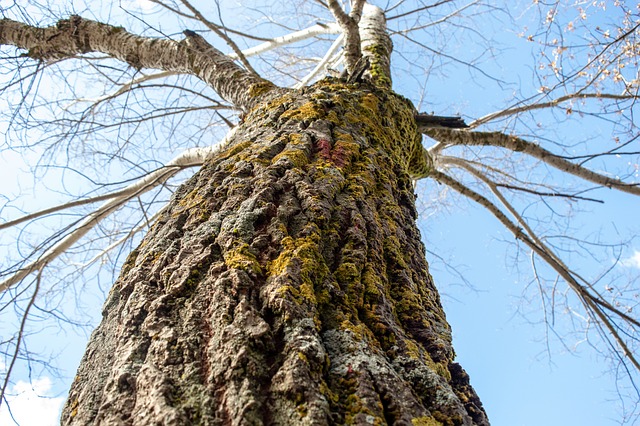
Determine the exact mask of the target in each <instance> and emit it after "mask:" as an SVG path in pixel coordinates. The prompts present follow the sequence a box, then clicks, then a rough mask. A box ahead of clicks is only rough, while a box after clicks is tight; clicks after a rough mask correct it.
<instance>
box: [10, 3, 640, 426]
mask: <svg viewBox="0 0 640 426" xmlns="http://www.w3.org/2000/svg"><path fill="white" fill-rule="evenodd" d="M138 3H139V5H141V6H144V7H148V6H149V5H148V3H145V2H144V1H142V0H141V1H139V2H138ZM374 4H377V5H380V6H384V2H374ZM530 4H531V3H530V2H528V1H522V2H514V3H513V5H512V7H513V9H512V11H511V12H512V15H513V17H512V18H513V19H514V22H515V24H516V25H515V26H510V27H509V26H507V25H506V24H505V23H506V22H507V21H508V22H512V21H510V20H508V19H507V16H506V15H503V16H500V15H498V16H496V17H495V18H491V19H489V18H487V19H488V20H487V21H486V23H485V24H484V25H479V27H480V28H482V30H483V34H485V35H486V36H487V37H488V38H489V39H490V40H492V46H494V47H495V52H490V54H491V55H495V57H496V59H495V60H492V59H487V60H485V61H484V62H483V70H485V71H486V72H487V73H489V74H490V75H491V76H492V77H495V79H494V78H488V77H486V76H485V75H483V74H481V73H479V72H478V71H476V70H473V69H470V68H468V67H456V66H454V65H455V64H452V61H451V60H449V59H446V60H445V59H442V58H435V59H434V58H432V57H428V56H425V55H424V53H422V52H421V51H418V50H415V54H412V53H411V52H409V53H406V52H407V51H405V54H404V55H403V56H402V57H400V56H398V55H396V56H395V57H394V59H395V61H396V62H395V63H394V65H395V66H396V75H395V88H396V90H397V91H398V92H400V93H401V94H404V95H405V96H408V97H410V98H411V99H412V100H414V102H416V103H418V101H419V100H420V98H421V97H422V96H421V94H422V93H426V96H425V97H424V101H423V102H422V104H421V105H420V107H421V109H422V110H424V111H427V112H431V111H435V112H436V113H438V114H457V113H459V114H462V115H463V116H464V117H465V118H466V119H467V120H468V121H470V120H471V119H473V118H478V117H481V116H483V115H485V114H488V113H491V112H493V111H496V110H498V109H500V108H502V107H504V105H505V102H508V100H510V99H512V98H513V96H514V94H516V93H521V94H523V96H524V95H528V94H534V93H537V90H538V86H539V84H540V82H539V81H538V80H536V78H534V77H532V72H531V70H532V68H534V67H535V66H536V65H537V64H538V59H539V58H537V57H536V56H535V51H536V49H535V47H536V45H535V42H527V40H526V37H524V38H523V37H521V36H520V35H519V34H518V33H519V32H524V33H525V35H526V29H527V28H529V27H531V25H532V23H533V22H534V21H535V19H534V18H535V14H534V13H530V12H531V9H530V7H529V6H530ZM516 12H517V13H516ZM598 16H599V15H598ZM510 19H511V18H510ZM594 19H602V21H596V22H598V23H599V24H604V22H605V21H606V19H604V18H602V17H600V18H594ZM227 24H230V25H233V19H232V18H229V22H227ZM510 25H511V24H510ZM507 28H508V29H507ZM443 36H444V35H443ZM450 36H453V38H450V39H449V38H447V39H441V40H435V41H434V45H435V44H439V45H443V44H449V46H447V47H448V48H450V53H451V54H452V55H457V56H456V57H457V58H468V57H480V56H482V55H487V56H490V55H489V53H487V52H485V51H482V46H483V44H482V43H480V42H477V43H476V42H471V40H470V36H466V35H465V36H463V35H460V36H457V35H455V34H453V35H452V34H446V37H450ZM472 36H473V35H472ZM472 36H471V37H472ZM395 42H396V49H397V50H401V49H403V48H404V49H412V47H411V43H408V42H407V41H406V40H403V39H402V38H396V39H395ZM413 48H415V46H413ZM429 61H433V64H434V66H435V64H437V65H441V67H436V68H434V69H432V70H431V72H424V71H423V70H422V69H421V68H420V67H423V66H425V65H428V63H429ZM419 68H420V69H419ZM497 79H501V80H504V81H505V82H506V83H504V84H503V83H498V82H497V81H496V80H497ZM587 118H588V117H582V118H581V117H576V116H572V117H564V116H562V120H558V119H557V116H556V115H553V114H550V113H542V114H541V115H539V116H538V117H536V119H537V120H538V121H539V123H540V124H541V126H542V127H543V130H541V133H542V134H543V135H544V136H548V137H550V138H554V137H555V138H559V139H560V140H562V141H568V142H567V143H573V142H576V143H577V142H579V141H580V140H583V139H586V138H588V137H594V136H595V137H596V140H597V138H601V139H602V140H606V139H607V138H610V134H611V128H610V126H609V125H608V124H607V123H604V122H601V121H598V120H595V121H592V120H587ZM520 129H522V128H520ZM572 141H573V142H572ZM425 143H427V144H428V143H429V141H425ZM636 144H637V142H636ZM576 149H580V147H578V148H576ZM35 154H37V153H34V155H35ZM34 158H35V157H34ZM20 161H21V158H20V156H16V155H14V154H11V153H10V152H8V151H2V157H0V181H1V182H3V184H4V185H5V186H4V188H3V191H5V192H4V194H10V193H11V192H12V191H14V190H15V191H20V192H22V194H23V197H22V201H23V202H24V203H25V206H28V207H29V208H30V209H36V208H38V207H44V206H49V205H51V204H50V203H52V202H55V200H56V199H57V198H56V197H57V196H58V194H55V193H54V192H53V191H48V192H46V195H43V191H42V189H43V187H44V184H43V182H40V181H38V180H35V181H34V180H33V179H32V178H29V177H28V176H29V175H28V174H26V175H25V174H21V171H20V170H19V169H24V167H23V166H22V165H21V163H20ZM613 161H614V162H615V159H613ZM600 166H604V165H602V164H597V165H596V167H600ZM16 167H18V168H19V169H16ZM23 171H24V170H23ZM532 173H533V172H532ZM49 176H51V175H49ZM551 176H552V177H551V179H553V178H554V175H553V174H552V175H551ZM66 179H67V180H69V181H70V182H71V181H72V180H73V179H72V178H66ZM32 187H33V188H32ZM441 189H442V188H441V187H439V186H437V185H435V184H433V183H421V184H419V186H418V188H417V193H418V196H419V201H418V208H419V211H420V213H421V218H420V220H419V225H420V227H421V232H422V234H423V239H424V241H425V246H426V248H427V250H428V251H435V252H437V253H438V254H439V255H440V256H442V257H443V258H444V259H446V261H447V262H448V264H449V266H452V267H456V268H457V270H458V271H459V272H461V273H462V274H463V275H464V277H465V278H466V280H467V281H468V282H469V284H470V286H471V287H472V288H470V287H469V286H467V285H465V284H462V280H461V278H460V277H458V276H457V275H456V274H455V273H451V270H450V269H449V268H448V267H447V266H445V265H444V264H443V262H442V261H441V260H439V259H438V258H436V257H434V256H433V255H430V254H428V255H427V258H428V259H429V260H430V263H431V265H432V274H433V275H434V277H435V280H436V283H437V286H438V288H439V289H440V291H441V292H442V294H443V303H444V305H445V310H446V312H447V315H448V319H449V321H450V323H451V325H452V328H453V335H454V347H455V348H456V352H457V354H458V361H459V362H460V363H461V365H462V366H463V367H464V368H465V369H466V370H467V372H468V373H469V374H470V376H471V383H472V385H474V387H475V388H476V391H477V392H478V394H479V396H480V398H481V400H482V401H483V403H484V405H485V408H486V410H487V412H488V415H489V418H490V420H491V421H492V424H493V425H494V426H519V425H522V426H534V425H547V426H560V425H570V424H575V425H587V426H588V425H594V426H600V425H614V424H618V423H619V420H620V400H619V398H618V396H617V394H616V382H615V380H614V378H613V374H612V373H611V370H610V369H611V366H610V364H609V363H608V362H607V361H606V360H605V359H604V358H603V357H602V356H599V355H598V354H597V353H596V352H595V351H594V350H592V349H591V348H590V347H589V346H588V344H587V343H586V342H582V336H581V335H579V334H577V333H571V328H570V327H568V326H567V324H568V322H569V321H570V319H571V318H570V317H571V316H572V315H574V314H573V313H570V312H562V311H560V310H559V311H558V312H557V316H556V317H557V323H556V329H557V330H558V332H559V333H560V334H561V335H563V336H564V340H563V342H564V343H561V342H560V341H559V340H558V339H557V338H556V337H553V335H552V337H551V338H550V339H549V340H548V344H547V340H546V338H545V327H544V325H543V321H542V320H543V318H542V314H541V310H540V308H539V306H540V302H539V299H537V298H536V291H535V288H534V286H531V285H530V279H531V270H530V266H529V264H528V261H527V257H526V255H522V253H521V254H520V257H519V260H517V261H514V257H515V256H516V253H517V251H516V249H515V246H514V245H513V244H512V242H513V238H512V237H511V235H509V234H508V232H506V231H505V230H504V229H503V228H502V227H501V226H500V225H499V224H498V223H497V221H496V220H495V219H494V218H492V217H491V216H490V215H489V214H487V213H486V212H484V211H483V210H482V209H480V208H479V207H477V206H474V205H473V204H471V203H470V202H467V201H466V200H464V199H462V198H461V197H459V196H455V195H451V194H449V196H447V197H446V198H444V199H443V198H440V197H441ZM590 195H592V196H594V197H596V198H602V199H603V200H605V201H606V203H605V204H604V205H600V204H593V203H592V204H587V205H586V206H585V207H584V209H585V211H581V212H574V211H570V210H568V207H567V206H566V205H564V204H562V203H558V204H554V206H555V207H558V208H565V207H566V208H567V210H566V211H564V212H565V213H566V214H568V215H569V216H568V217H569V219H566V220H565V219H562V220H563V221H565V222H563V223H562V225H561V228H562V226H565V227H566V228H567V229H569V230H571V232H575V235H576V236H585V235H591V236H593V235H599V236H600V237H601V238H602V239H604V240H607V241H609V240H615V239H616V238H618V237H619V238H620V239H629V237H634V236H635V235H638V233H639V232H638V231H640V230H639V229H638V226H639V225H638V222H637V219H636V215H635V212H637V211H640V200H637V199H634V198H633V197H631V196H626V195H619V194H615V193H612V192H611V191H602V190H600V191H596V192H594V193H590ZM536 208H540V207H539V206H538V207H536ZM3 212H9V211H8V210H4V211H3ZM10 213H11V214H12V215H13V214H14V213H15V211H10ZM12 217H13V216H12ZM2 219H5V217H4V213H3V217H2ZM616 233H619V234H618V235H616ZM639 252H640V244H639V243H638V241H635V240H631V242H630V244H629V245H628V246H627V247H625V249H624V251H623V252H622V259H623V260H625V262H623V263H621V264H619V265H618V266H617V267H616V268H617V269H616V271H617V272H618V273H619V274H620V277H621V278H620V279H637V277H638V275H639V272H640V258H639V257H640V255H638V253H639ZM524 253H525V254H526V251H525V252H524ZM607 256H608V257H607ZM571 259H572V260H573V261H574V262H575V263H574V264H575V265H577V267H578V268H581V270H585V271H588V272H589V273H594V274H595V273H597V272H596V271H597V270H599V269H603V268H604V269H606V268H607V267H608V266H609V265H612V264H613V263H614V262H615V256H614V252H612V251H607V250H602V251H600V252H599V254H598V259H599V262H594V260H593V259H592V258H588V257H586V256H584V254H582V255H580V254H575V255H572V256H571ZM633 259H638V260H637V261H634V260H633ZM100 280H101V281H102V282H105V283H107V282H110V277H109V276H101V277H100ZM602 286H604V282H603V283H602ZM89 293H90V297H91V300H92V302H91V303H88V305H87V309H88V310H89V311H90V310H93V311H94V320H98V319H99V318H98V316H99V312H100V304H101V302H99V298H100V295H101V291H99V290H97V289H96V290H95V291H90V292H89ZM0 330H2V328H1V326H0ZM86 330H87V329H86V328H85V329H74V328H70V329H67V330H65V331H64V332H63V333H61V332H60V331H59V330H57V329H52V331H51V332H50V333H41V335H38V336H37V337H38V338H39V339H40V340H38V341H36V342H34V346H35V347H37V346H38V345H40V346H42V347H47V348H50V349H52V350H54V352H56V353H59V354H60V355H59V356H58V358H57V359H56V361H55V362H56V363H57V364H58V365H59V367H60V368H61V370H62V377H60V378H58V377H53V376H51V375H48V374H42V375H41V374H39V373H38V371H39V370H37V369H36V370H34V371H32V376H31V377H32V381H31V384H28V382H29V375H28V374H27V372H26V370H24V369H22V370H19V374H18V375H16V376H14V377H15V380H17V384H16V385H15V387H14V388H13V391H14V392H15V393H16V394H17V395H18V396H16V397H15V399H14V400H13V401H12V403H11V406H12V409H13V414H14V416H15V417H16V418H17V419H18V420H20V424H21V425H23V426H25V425H26V426H30V425H34V426H35V425H38V426H40V425H47V424H55V423H56V418H57V415H58V411H59V408H60V406H61V404H62V402H63V400H64V393H65V392H66V390H67V388H68V386H69V384H70V380H71V378H72V377H73V375H74V373H75V368H76V366H77V364H78V362H79V359H80V357H81V355H82V353H83V350H84V347H83V346H84V341H85V339H86V337H87V335H86ZM565 345H566V346H565ZM547 347H548V348H549V350H548V351H547ZM568 349H570V350H568ZM5 367H6V366H3V365H0V368H5ZM38 395H39V396H43V397H44V398H39V399H38V398H37V396H38ZM7 416H8V413H7V411H6V409H5V408H4V407H3V408H1V409H0V425H5V424H12V423H11V422H10V419H9V418H8V417H7Z"/></svg>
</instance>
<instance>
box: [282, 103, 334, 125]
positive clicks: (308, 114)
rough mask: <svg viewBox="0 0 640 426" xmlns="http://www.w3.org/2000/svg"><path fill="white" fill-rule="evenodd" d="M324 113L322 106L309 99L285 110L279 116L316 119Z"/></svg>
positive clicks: (292, 118)
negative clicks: (296, 106)
mask: <svg viewBox="0 0 640 426" xmlns="http://www.w3.org/2000/svg"><path fill="white" fill-rule="evenodd" d="M325 115H326V113H325V111H324V108H322V106H321V105H319V104H318V103H316V102H313V101H309V102H307V103H305V104H302V105H301V106H299V107H298V108H294V109H290V110H289V111H285V112H284V113H282V115H281V116H280V118H281V119H284V120H299V121H302V120H317V119H319V118H323V117H324V116H325Z"/></svg>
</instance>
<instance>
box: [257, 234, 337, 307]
mask: <svg viewBox="0 0 640 426" xmlns="http://www.w3.org/2000/svg"><path fill="white" fill-rule="evenodd" d="M318 240H319V238H318V235H317V234H313V235H310V236H307V237H303V238H298V239H295V240H294V239H293V238H291V237H285V238H283V240H282V242H281V244H282V246H283V250H282V252H281V253H280V255H279V256H278V257H277V258H276V259H275V260H274V261H272V262H268V264H267V271H268V274H269V276H270V277H275V276H278V275H283V274H287V273H292V274H294V273H296V272H297V273H298V274H299V277H300V283H299V285H298V287H294V286H292V285H286V286H281V287H280V288H279V289H278V290H277V292H278V293H280V294H285V293H289V294H291V295H292V296H293V297H294V299H296V300H297V301H298V303H303V302H304V303H311V304H313V305H316V304H318V302H319V301H321V300H326V299H327V294H325V293H324V292H319V293H318V295H316V288H319V286H320V283H321V282H322V280H323V279H324V277H326V275H327V273H328V270H327V267H326V265H325V262H324V259H323V258H322V255H321V254H320V251H319V247H318Z"/></svg>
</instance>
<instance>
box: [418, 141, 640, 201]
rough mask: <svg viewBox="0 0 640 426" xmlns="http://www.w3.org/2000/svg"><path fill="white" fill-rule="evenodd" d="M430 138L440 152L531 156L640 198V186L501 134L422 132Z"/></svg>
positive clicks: (567, 171) (587, 179) (590, 180)
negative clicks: (463, 149)
mask: <svg viewBox="0 0 640 426" xmlns="http://www.w3.org/2000/svg"><path fill="white" fill-rule="evenodd" d="M423 133H425V134H426V135H428V136H429V137H431V138H433V139H435V140H436V141H438V142H440V143H442V144H443V146H442V147H441V148H439V149H444V148H447V147H450V146H455V145H465V146H495V147H499V148H505V149H508V150H511V151H514V152H519V153H522V154H527V155H530V156H531V157H534V158H537V159H539V160H541V161H543V162H545V163H546V164H549V165H550V166H553V167H555V168H556V169H558V170H560V171H563V172H566V173H569V174H572V175H574V176H577V177H579V178H581V179H584V180H586V181H589V182H593V183H595V184H598V185H601V186H604V187H606V188H614V189H617V190H619V191H622V192H627V193H629V194H633V195H640V186H639V185H640V184H637V183H626V182H623V181H621V180H620V179H615V178H610V177H607V176H604V175H601V174H599V173H596V172H593V171H591V170H589V169H587V168H585V167H582V166H580V165H578V164H575V163H572V162H570V161H567V160H565V159H564V158H562V157H560V156H558V155H556V154H553V153H552V152H550V151H548V150H546V149H544V148H542V147H541V146H539V145H536V144H534V143H533V142H528V141H526V140H524V139H521V138H518V137H516V136H509V135H506V134H504V133H501V132H469V131H464V130H449V129H431V130H425V131H423Z"/></svg>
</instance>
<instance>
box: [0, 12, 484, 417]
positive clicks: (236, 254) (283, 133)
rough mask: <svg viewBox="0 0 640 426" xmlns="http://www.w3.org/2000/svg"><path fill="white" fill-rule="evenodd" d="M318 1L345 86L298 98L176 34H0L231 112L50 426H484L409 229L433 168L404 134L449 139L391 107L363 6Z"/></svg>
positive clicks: (387, 45)
mask: <svg viewBox="0 0 640 426" xmlns="http://www.w3.org/2000/svg"><path fill="white" fill-rule="evenodd" d="M330 3H331V5H333V8H332V11H333V12H334V14H335V15H336V16H337V17H338V18H341V19H342V20H341V21H340V19H339V21H340V22H341V23H342V24H344V25H343V27H344V31H345V32H346V33H347V37H346V38H347V43H346V46H345V49H346V50H349V49H351V50H352V51H353V52H355V53H354V55H355V56H354V57H352V58H351V59H350V61H348V62H349V64H348V67H347V70H348V71H350V73H349V75H347V76H346V78H345V79H327V80H324V81H321V82H319V83H317V84H316V85H314V86H313V87H310V88H305V89H301V90H298V91H293V90H285V89H280V88H276V87H275V86H274V85H273V84H272V83H270V82H268V81H266V80H263V79H261V78H260V77H258V76H256V75H255V74H253V73H250V72H248V71H246V70H242V69H241V68H239V67H238V66H237V65H235V64H234V63H233V62H232V61H231V60H230V59H228V58H227V57H225V56H224V55H222V54H221V53H220V52H218V51H217V50H216V49H214V48H213V47H212V46H210V45H209V44H208V43H207V42H206V41H205V40H204V39H203V38H202V37H201V36H199V35H197V34H196V33H195V32H193V31H185V35H186V38H185V39H184V40H182V41H179V42H178V41H172V40H160V39H149V38H144V37H139V36H135V35H132V34H130V33H128V32H126V31H125V30H124V29H122V28H116V27H111V26H109V25H106V24H101V23H97V22H94V21H88V20H85V19H83V18H80V17H77V16H74V17H71V18H70V19H68V20H62V21H60V22H58V24H57V25H56V26H53V27H48V28H43V29H39V28H35V27H32V26H29V25H25V24H21V23H19V22H15V21H11V20H9V19H3V20H0V44H9V45H14V46H17V47H19V48H21V49H26V50H28V53H26V56H30V57H32V58H35V59H38V60H52V59H53V60H55V59H60V58H66V57H73V56H74V55H77V54H83V53H87V52H103V53H106V54H108V55H110V56H112V57H114V58H118V59H121V60H123V61H126V62H128V63H129V64H131V65H132V66H134V67H138V68H140V67H150V68H158V69H162V70H169V71H175V72H185V73H190V74H192V75H195V76H198V77H199V78H201V79H202V80H203V81H205V82H207V83H208V84H209V85H210V86H211V87H212V88H213V89H214V90H216V92H218V94H219V95H220V96H222V97H223V98H225V99H226V100H228V101H229V102H231V103H232V104H233V105H234V106H236V107H237V108H239V109H242V110H243V111H244V112H246V116H245V118H244V122H243V123H242V124H241V125H240V126H239V127H238V129H237V130H236V131H235V132H234V134H233V137H232V138H231V139H230V141H229V143H228V144H227V145H226V147H225V148H224V149H223V150H222V151H220V152H218V153H217V154H216V155H214V156H212V157H211V158H209V159H208V160H207V161H206V163H205V166H204V167H203V168H202V169H201V170H200V171H199V172H198V173H197V174H196V175H195V176H194V177H193V178H192V179H190V180H189V181H188V182H187V183H186V184H184V185H183V186H182V187H181V189H180V190H179V191H177V192H176V194H175V195H174V197H173V199H172V201H171V203H170V205H169V206H168V208H167V209H165V210H163V213H162V215H161V217H160V219H159V220H158V221H157V222H156V223H155V224H154V225H153V227H152V229H151V231H150V232H149V234H148V235H147V237H146V238H145V239H144V240H143V241H142V243H141V244H140V246H139V247H138V248H137V249H136V250H135V251H134V252H133V253H131V255H130V256H129V258H128V259H127V261H126V263H125V265H124V267H123V270H122V272H121V275H120V277H119V278H118V280H117V281H116V283H115V284H114V286H113V288H112V290H111V292H110V294H109V296H108V299H107V301H106V303H105V306H104V309H103V320H102V322H101V324H100V325H99V326H98V328H97V329H96V330H95V332H94V333H93V335H92V336H91V339H90V341H89V344H88V348H87V350H86V353H85V356H84V358H83V360H82V362H81V365H80V367H79V370H78V373H77V376H76V378H75V380H74V383H73V385H72V387H71V391H70V394H69V398H68V400H67V403H66V405H65V407H64V410H63V413H62V419H61V421H62V423H63V424H68V425H71V424H72V425H94V424H103V425H151V424H166V425H195V424H202V425H217V424H224V425H226V424H237V425H259V424H283V425H287V424H289V425H298V424H318V425H322V424H398V425H428V426H434V425H474V424H477V425H488V421H487V418H486V415H485V412H484V410H483V408H482V404H481V403H480V401H479V399H478V397H477V396H476V394H475V392H474V390H473V389H472V388H471V386H470V384H469V378H468V376H467V374H466V373H465V372H464V370H463V369H462V368H461V367H460V366H459V365H458V364H456V363H455V362H454V361H453V360H454V351H453V348H452V346H451V332H450V328H449V325H448V324H447V321H446V318H445V315H444V312H443V310H442V307H441V304H440V300H439V296H438V292H437V290H436V288H435V286H434V284H433V281H432V279H431V276H430V275H429V271H428V265H427V261H426V259H425V251H424V247H423V245H422V243H421V242H420V235H419V232H418V230H417V228H416V226H415V219H416V217H417V213H416V209H415V205H414V197H415V196H414V193H413V186H412V180H411V179H412V178H416V177H425V176H428V175H429V172H430V170H431V167H432V166H433V164H432V161H431V160H430V157H429V155H428V153H427V152H426V151H425V150H424V149H423V147H422V145H421V136H420V133H419V132H418V125H417V123H418V122H419V123H421V124H420V125H421V126H427V127H429V128H431V127H433V126H434V125H433V123H431V121H433V120H436V123H435V124H436V125H437V126H436V127H441V125H444V126H445V127H451V123H448V122H447V121H446V120H447V119H446V118H445V119H444V120H445V121H444V122H443V121H442V117H431V119H430V120H428V117H426V118H425V117H423V118H422V120H421V121H420V120H416V116H417V112H416V111H415V109H414V107H413V105H412V104H411V103H410V102H409V101H408V100H406V99H404V98H402V97H400V96H399V95H396V94H394V93H393V92H392V91H391V90H390V88H391V79H390V72H389V55H390V52H391V47H392V46H391V41H390V40H389V38H388V35H387V34H386V32H385V31H384V16H383V15H382V11H381V10H380V9H378V8H376V7H373V6H370V5H367V4H366V3H365V2H364V1H358V2H356V3H355V4H356V5H357V6H358V7H357V8H354V11H355V12H354V13H352V15H353V16H351V15H350V16H347V15H346V14H344V13H342V12H340V10H339V6H338V5H337V3H336V2H330ZM360 10H362V13H363V16H360ZM358 23H359V24H360V27H358ZM358 31H359V32H358ZM354 32H355V33H354ZM349 40H350V41H349ZM359 43H362V45H361V46H360V45H359ZM351 50H349V51H351ZM353 52H352V53H353ZM360 52H362V55H363V56H362V57H360ZM363 80H364V81H363ZM453 124H454V125H455V126H454V127H460V123H458V122H457V121H456V122H455V123H453ZM462 124H463V123H462Z"/></svg>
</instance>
